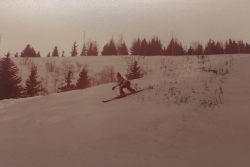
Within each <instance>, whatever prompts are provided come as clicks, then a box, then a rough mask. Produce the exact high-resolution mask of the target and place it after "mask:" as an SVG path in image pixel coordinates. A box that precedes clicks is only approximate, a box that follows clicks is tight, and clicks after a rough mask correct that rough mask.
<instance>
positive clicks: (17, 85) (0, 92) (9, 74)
mask: <svg viewBox="0 0 250 167" xmlns="http://www.w3.org/2000/svg"><path fill="white" fill-rule="evenodd" d="M18 72H19V69H18V67H17V66H16V65H15V63H14V62H13V61H12V60H11V59H10V53H9V52H8V53H7V55H5V57H4V58H1V59H0V100H3V99H10V98H24V97H33V96H38V95H43V92H44V91H46V90H45V88H43V86H42V83H41V81H39V80H38V77H39V76H38V71H37V66H36V65H33V66H32V67H31V70H30V75H29V77H28V79H27V80H26V81H25V86H24V87H23V86H22V85H21V82H22V78H21V77H19V76H18ZM71 79H72V75H71V73H70V71H69V73H68V75H67V76H65V81H66V86H65V87H62V88H59V89H60V90H61V91H68V90H69V89H71V90H73V89H84V88H87V87H89V86H90V80H89V77H88V74H87V70H86V69H85V68H83V69H82V71H81V72H80V74H79V78H78V80H77V83H76V86H74V87H73V88H72V85H71Z"/></svg>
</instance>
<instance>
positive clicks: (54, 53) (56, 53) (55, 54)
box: [52, 46, 59, 57]
mask: <svg viewBox="0 0 250 167" xmlns="http://www.w3.org/2000/svg"><path fill="white" fill-rule="evenodd" d="M52 56H57V57H59V53H58V49H57V46H55V48H54V51H53V52H52Z"/></svg>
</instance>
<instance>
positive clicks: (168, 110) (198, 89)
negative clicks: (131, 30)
mask: <svg viewBox="0 0 250 167" xmlns="http://www.w3.org/2000/svg"><path fill="white" fill-rule="evenodd" d="M115 59H116V61H118V58H115ZM160 60H161V57H155V58H153V57H150V58H148V59H147V60H146V63H147V68H148V69H147V71H148V75H147V76H145V77H143V78H141V79H137V80H133V81H132V83H133V85H134V84H135V83H137V84H138V86H139V87H140V88H145V87H148V86H149V89H147V90H145V91H143V92H141V93H138V94H135V95H131V96H128V97H125V98H123V99H119V100H114V101H112V102H108V103H102V100H105V99H109V98H111V97H114V96H115V92H114V91H112V90H111V88H112V86H113V84H112V83H111V84H104V85H99V86H96V87H91V88H88V89H84V90H76V91H71V92H66V93H58V94H50V95H48V96H41V97H33V98H25V99H9V100H3V101H0V166H3V167H45V166H46V167H68V166H74V167H83V166H86V167H110V166H121V167H127V166H134V167H141V166H143V167H146V166H148V167H151V166H157V167H166V166H171V167H180V166H189V167H195V166H197V167H198V166H199V167H200V166H203V167H211V166H213V167H221V166H227V167H235V166H240V167H248V166H249V164H250V160H249V155H250V145H249V141H250V133H249V132H250V121H249V118H250V112H249V111H250V104H249V101H250V94H249V93H250V90H249V84H250V77H249V71H248V66H249V63H250V57H249V56H248V55H240V56H238V55H237V56H234V57H232V56H231V57H230V56H211V57H209V60H208V61H207V62H206V63H204V64H203V65H202V67H204V66H208V67H211V68H213V69H214V68H223V69H224V70H225V69H228V71H229V74H225V75H218V76H215V75H214V74H212V73H211V72H202V71H201V70H197V69H198V68H199V67H201V64H200V63H198V61H199V60H198V59H197V58H196V57H167V58H164V60H163V61H164V63H165V64H164V65H166V66H164V65H163V68H162V69H159V63H160ZM226 62H227V63H226ZM230 64H231V65H230ZM157 65H158V66H157ZM229 65H230V66H229ZM119 68H121V66H115V69H116V71H122V69H119ZM117 69H118V70H117ZM124 72H125V71H122V73H124ZM206 84H207V85H208V86H206ZM220 87H222V94H221V92H220ZM170 88H171V89H170ZM207 89H208V90H207ZM115 91H116V92H117V93H118V89H116V90H115ZM216 100H218V101H219V102H218V103H215V101H216ZM204 101H205V102H207V103H204ZM211 101H212V102H214V103H211V105H210V103H209V102H211Z"/></svg>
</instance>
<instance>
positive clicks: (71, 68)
mask: <svg viewBox="0 0 250 167" xmlns="http://www.w3.org/2000/svg"><path fill="white" fill-rule="evenodd" d="M62 65H63V68H64V70H66V71H72V72H73V71H74V69H75V66H74V65H73V64H72V63H71V61H70V60H64V61H62Z"/></svg>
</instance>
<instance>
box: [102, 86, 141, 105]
mask: <svg viewBox="0 0 250 167" xmlns="http://www.w3.org/2000/svg"><path fill="white" fill-rule="evenodd" d="M143 90H146V89H141V90H137V91H135V92H133V93H126V94H125V95H124V96H117V97H114V98H112V99H109V100H104V101H102V102H103V103H107V102H109V101H112V100H115V99H121V98H124V97H127V96H129V95H133V94H136V93H139V92H141V91H143Z"/></svg>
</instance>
